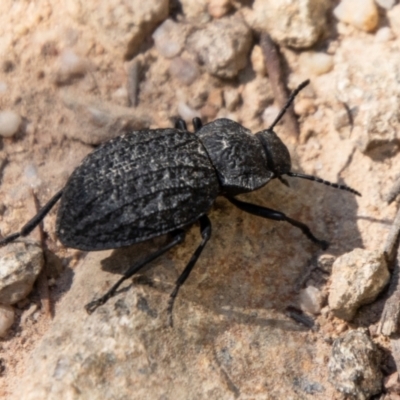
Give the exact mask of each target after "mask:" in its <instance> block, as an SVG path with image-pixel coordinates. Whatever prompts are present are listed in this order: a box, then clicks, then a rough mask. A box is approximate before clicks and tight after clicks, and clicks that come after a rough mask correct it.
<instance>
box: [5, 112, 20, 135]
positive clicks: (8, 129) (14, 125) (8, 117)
mask: <svg viewBox="0 0 400 400" xmlns="http://www.w3.org/2000/svg"><path fill="white" fill-rule="evenodd" d="M21 122H22V119H21V117H20V116H19V115H18V114H17V113H16V112H15V111H11V110H4V111H0V136H2V137H12V136H14V135H15V134H16V133H17V132H18V129H19V127H20V126H21Z"/></svg>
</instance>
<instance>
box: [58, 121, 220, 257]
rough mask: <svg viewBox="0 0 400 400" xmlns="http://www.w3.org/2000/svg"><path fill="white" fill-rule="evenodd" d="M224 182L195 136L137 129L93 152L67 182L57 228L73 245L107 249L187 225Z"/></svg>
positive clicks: (84, 248)
mask: <svg viewBox="0 0 400 400" xmlns="http://www.w3.org/2000/svg"><path fill="white" fill-rule="evenodd" d="M218 191H219V185H218V180H217V177H216V174H215V171H214V168H213V166H212V165H211V162H210V160H209V158H208V155H207V153H206V151H205V150H204V148H203V146H202V145H201V143H200V142H199V140H198V139H197V137H196V136H195V135H193V134H192V133H189V132H184V131H180V130H177V129H156V130H146V131H134V132H129V133H127V134H124V135H122V136H120V137H117V138H115V139H112V140H110V141H109V142H107V143H105V144H104V145H103V146H101V147H99V148H98V149H97V150H95V151H94V152H93V153H91V154H89V155H88V156H87V157H86V158H85V159H84V161H83V162H82V164H81V165H80V166H79V167H78V168H77V169H76V170H75V171H74V172H73V174H72V175H71V177H70V179H69V180H68V182H67V185H66V186H65V189H64V193H63V196H62V198H61V206H60V209H59V212H58V215H57V235H58V237H59V239H60V240H61V242H62V243H63V244H64V245H65V246H68V247H74V248H78V249H82V250H87V251H90V250H105V249H110V248H117V247H121V246H127V245H131V244H134V243H138V242H141V241H144V240H147V239H150V238H153V237H156V236H160V235H162V234H165V233H167V232H171V231H173V230H174V229H177V228H180V227H184V226H186V225H188V224H190V223H192V222H195V221H196V220H198V218H199V217H200V216H201V215H203V214H205V213H206V212H207V211H208V209H209V208H210V207H211V205H212V204H213V202H214V200H215V198H216V197H217V195H218Z"/></svg>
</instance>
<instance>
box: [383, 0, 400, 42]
mask: <svg viewBox="0 0 400 400" xmlns="http://www.w3.org/2000/svg"><path fill="white" fill-rule="evenodd" d="M386 16H387V19H388V22H389V26H390V28H391V29H392V31H393V32H394V34H395V35H397V36H400V4H397V5H395V6H394V7H393V8H392V9H391V10H389V11H388V12H387V13H386Z"/></svg>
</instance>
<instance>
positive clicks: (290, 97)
mask: <svg viewBox="0 0 400 400" xmlns="http://www.w3.org/2000/svg"><path fill="white" fill-rule="evenodd" d="M309 83H310V80H309V79H307V80H306V81H304V82H302V83H300V85H299V86H297V88H296V89H294V90H293V92H292V93H291V95H290V96H289V98H288V100H287V102H286V104H285V105H284V106H283V108H282V110H281V111H280V112H279V114H278V116H277V117H276V118H275V121H274V122H273V123H272V124H271V126H270V127H269V128H268V129H267V130H268V131H270V130H272V129H274V126H275V125H276V124H277V123H278V122H279V121H280V120H281V118H282V117H283V116H284V115H285V113H286V111H287V109H288V108H289V107H290V106H291V104H292V103H293V100H294V99H295V97H296V96H297V95H298V94H299V92H300V90H302V89H304V88H305V87H306V86H307V85H308V84H309Z"/></svg>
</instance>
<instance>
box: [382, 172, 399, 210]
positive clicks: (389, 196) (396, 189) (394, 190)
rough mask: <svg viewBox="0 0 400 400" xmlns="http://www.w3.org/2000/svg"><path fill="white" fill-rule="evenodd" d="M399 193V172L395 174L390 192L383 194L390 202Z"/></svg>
mask: <svg viewBox="0 0 400 400" xmlns="http://www.w3.org/2000/svg"><path fill="white" fill-rule="evenodd" d="M399 193H400V174H399V175H397V177H396V181H395V183H394V185H393V187H392V189H391V190H390V192H389V193H388V194H387V195H386V196H385V200H386V201H387V202H388V203H389V204H390V203H391V202H392V201H393V200H395V198H396V197H397V196H398V195H399Z"/></svg>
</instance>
